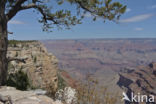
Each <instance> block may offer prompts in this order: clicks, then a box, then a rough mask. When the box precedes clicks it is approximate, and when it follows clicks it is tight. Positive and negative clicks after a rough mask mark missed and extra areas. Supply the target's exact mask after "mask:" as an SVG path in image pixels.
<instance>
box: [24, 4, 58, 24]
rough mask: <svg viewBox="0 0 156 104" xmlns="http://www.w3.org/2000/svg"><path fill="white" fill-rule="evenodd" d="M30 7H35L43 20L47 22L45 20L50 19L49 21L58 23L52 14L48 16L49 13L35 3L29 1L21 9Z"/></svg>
mask: <svg viewBox="0 0 156 104" xmlns="http://www.w3.org/2000/svg"><path fill="white" fill-rule="evenodd" d="M30 8H34V9H37V10H38V11H39V12H40V13H41V15H42V16H43V19H44V20H45V22H47V20H51V21H53V23H54V24H58V22H57V21H56V20H55V19H54V17H53V16H50V15H49V14H46V13H44V10H43V8H42V7H40V6H39V5H36V4H35V3H31V4H29V5H26V6H22V7H21V10H25V9H30Z"/></svg>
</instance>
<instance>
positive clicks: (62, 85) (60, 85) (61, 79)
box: [58, 74, 66, 89]
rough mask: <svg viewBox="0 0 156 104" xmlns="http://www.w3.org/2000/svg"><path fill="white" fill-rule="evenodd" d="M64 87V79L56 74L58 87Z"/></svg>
mask: <svg viewBox="0 0 156 104" xmlns="http://www.w3.org/2000/svg"><path fill="white" fill-rule="evenodd" d="M65 87H66V83H65V81H64V79H63V78H62V77H61V75H60V74H58V89H64V88H65Z"/></svg>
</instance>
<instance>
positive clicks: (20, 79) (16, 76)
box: [7, 70, 30, 90]
mask: <svg viewBox="0 0 156 104" xmlns="http://www.w3.org/2000/svg"><path fill="white" fill-rule="evenodd" d="M7 86H12V87H15V88H17V89H19V90H27V89H28V87H29V86H30V84H29V79H28V76H27V74H26V73H24V72H22V71H21V70H19V71H18V72H16V73H11V74H9V75H8V79H7Z"/></svg>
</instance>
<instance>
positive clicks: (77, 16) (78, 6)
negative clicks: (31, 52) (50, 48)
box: [5, 0, 126, 31]
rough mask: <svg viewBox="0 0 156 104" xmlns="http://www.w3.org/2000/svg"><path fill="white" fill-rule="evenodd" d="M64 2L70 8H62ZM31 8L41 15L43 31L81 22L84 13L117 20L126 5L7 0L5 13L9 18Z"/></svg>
mask: <svg viewBox="0 0 156 104" xmlns="http://www.w3.org/2000/svg"><path fill="white" fill-rule="evenodd" d="M66 3H68V4H71V8H64V6H63V5H64V4H66ZM18 7H21V8H18ZM58 7H59V8H58ZM74 7H75V8H74ZM31 8H33V9H34V12H37V13H38V14H41V15H42V17H41V18H40V19H39V22H40V23H43V31H49V30H50V31H51V30H52V29H53V28H55V27H57V28H58V29H62V28H66V29H70V26H74V25H76V24H81V23H82V22H81V21H82V19H83V18H84V17H85V15H86V13H90V14H91V15H92V17H93V21H95V20H96V18H99V17H100V18H103V20H104V21H106V20H110V21H117V20H118V19H119V18H120V16H121V14H123V13H124V12H125V10H126V6H124V5H122V4H121V3H119V2H116V1H113V0H19V1H17V0H7V3H6V9H5V10H6V11H5V13H6V14H7V16H8V18H9V20H10V19H11V18H13V16H15V15H16V13H17V12H19V11H21V10H26V9H31ZM70 9H73V10H70ZM73 11H74V12H73Z"/></svg>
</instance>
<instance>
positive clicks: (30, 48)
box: [8, 41, 58, 91]
mask: <svg viewBox="0 0 156 104" xmlns="http://www.w3.org/2000/svg"><path fill="white" fill-rule="evenodd" d="M8 57H14V58H19V59H25V63H20V62H17V61H11V62H10V64H9V74H10V73H16V72H17V71H19V70H22V71H23V72H25V73H27V75H28V78H29V81H30V83H31V85H32V86H33V87H34V88H43V89H48V88H52V89H53V90H54V91H56V89H57V87H58V77H57V72H58V65H57V64H58V61H57V59H56V57H55V56H54V55H52V54H49V53H48V52H47V50H46V48H45V47H44V46H43V45H42V44H41V43H40V42H38V41H30V42H25V41H21V42H19V41H12V42H11V43H10V44H9V48H8Z"/></svg>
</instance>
